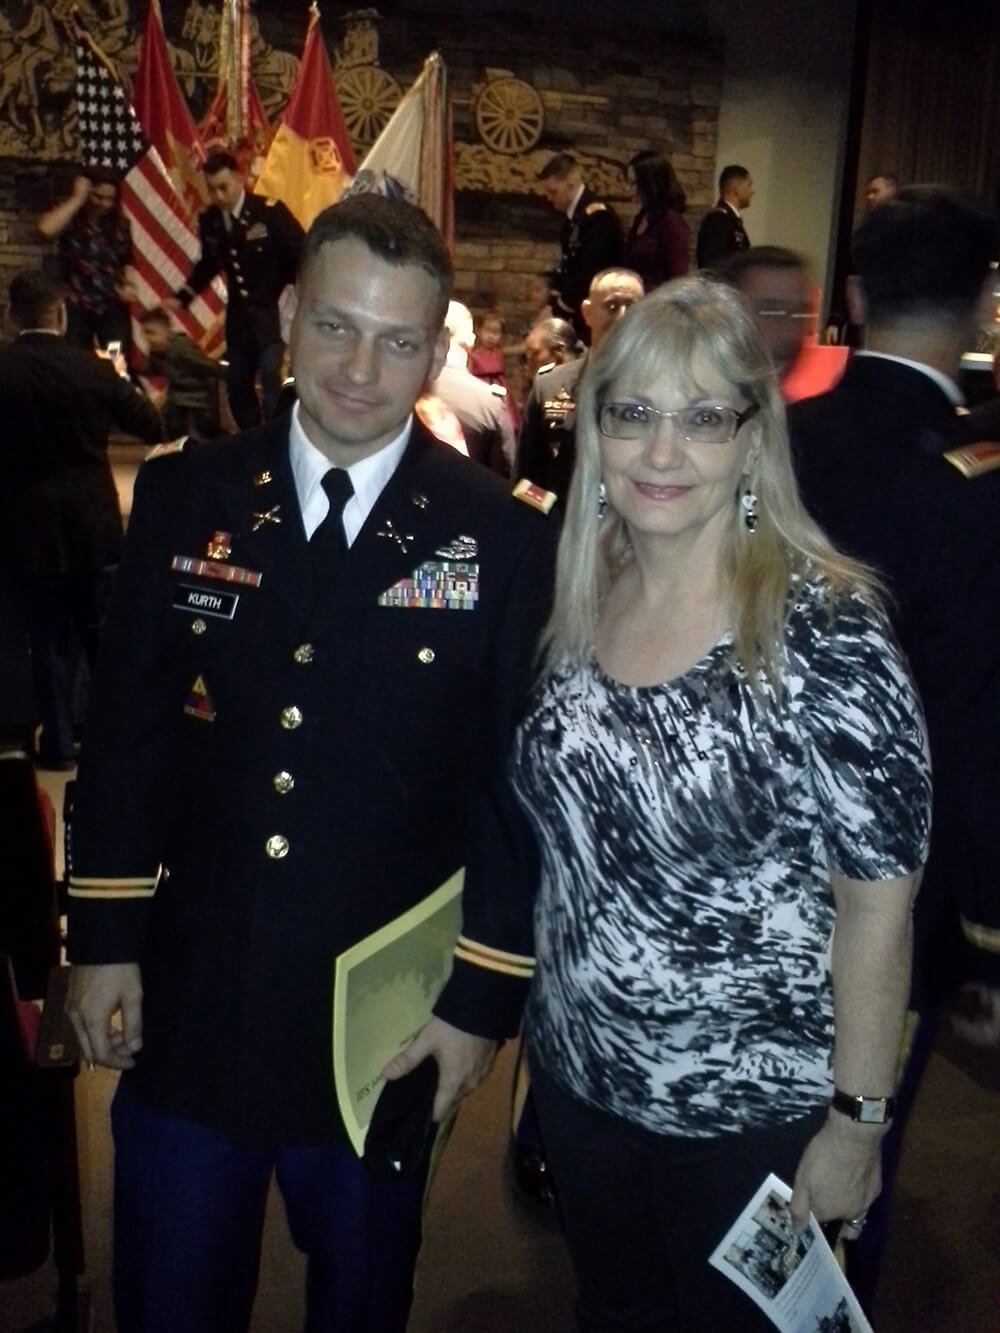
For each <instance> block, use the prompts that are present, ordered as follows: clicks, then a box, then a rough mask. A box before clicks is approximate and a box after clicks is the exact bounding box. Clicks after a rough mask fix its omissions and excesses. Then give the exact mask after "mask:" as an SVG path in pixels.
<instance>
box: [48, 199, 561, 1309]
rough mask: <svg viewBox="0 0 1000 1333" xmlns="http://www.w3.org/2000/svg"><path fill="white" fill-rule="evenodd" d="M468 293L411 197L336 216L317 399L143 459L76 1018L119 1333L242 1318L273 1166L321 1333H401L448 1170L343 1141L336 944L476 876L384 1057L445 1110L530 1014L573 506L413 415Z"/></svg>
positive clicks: (111, 691) (97, 717)
mask: <svg viewBox="0 0 1000 1333" xmlns="http://www.w3.org/2000/svg"><path fill="white" fill-rule="evenodd" d="M450 286H451V261H450V258H449V256H448V252H447V249H446V247H445V245H444V241H443V239H442V238H441V236H440V235H439V234H438V232H437V231H436V230H435V229H434V227H433V225H432V224H431V223H430V221H429V220H428V219H427V217H426V216H425V215H424V214H423V213H422V212H420V210H419V209H417V208H415V207H413V206H412V205H410V204H407V203H403V202H400V201H392V200H389V199H386V198H384V197H382V196H378V195H361V196H358V197H356V198H352V199H349V200H345V201H344V202H342V203H339V204H337V205H335V206H334V207H332V208H330V209H327V210H326V211H325V212H324V213H322V214H320V216H319V217H318V218H317V219H316V221H315V222H314V223H313V226H312V228H311V230H310V232H309V235H308V237H307V239H306V242H305V246H304V249H303V257H302V265H301V269H300V273H299V278H298V282H297V287H296V296H297V305H296V311H295V315H294V319H293V323H292V332H291V341H290V347H291V361H292V369H293V372H294V374H295V383H296V387H297V390H298V404H297V406H296V407H295V408H294V410H293V411H292V412H291V413H290V414H289V415H286V416H283V417H281V418H279V419H278V420H275V421H273V422H271V423H269V424H267V425H265V426H263V427H261V428H259V429H257V430H255V431H252V432H248V433H245V434H242V435H237V436H235V437H233V438H232V439H231V440H225V441H219V442H215V443H210V444H200V445H188V446H186V447H185V448H184V450H183V451H182V452H180V453H175V454H173V455H171V456H170V457H165V458H160V459H157V460H156V461H155V462H151V463H147V464H146V465H145V466H144V467H143V468H142V469H141V470H140V473H139V477H138V481H137V485H136V491H135V501H134V506H133V510H132V518H131V523H130V527H129V535H128V541H127V545H126V552H125V556H124V559H123V562H122V565H121V568H120V571H119V578H118V581H117V584H116V596H115V602H114V607H113V611H112V615H111V619H110V624H109V628H108V637H107V652H106V654H105V656H104V658H103V661H102V664H101V667H100V669H99V671H98V680H97V698H96V705H95V709H94V715H93V721H92V727H91V729H90V731H89V733H88V736H87V738H86V739H85V743H84V749H83V755H82V761H81V774H80V780H79V784H78V794H77V803H76V807H75V814H74V824H73V844H72V847H73V854H72V865H71V870H70V875H71V881H72V882H71V887H70V894H71V909H70V938H71V943H70V946H69V947H70V953H71V958H72V961H73V964H74V967H73V972H72V977H71V982H70V988H71V996H70V1011H71V1013H72V1014H73V1017H74V1021H75V1024H76V1026H77V1030H78V1033H79V1035H80V1040H81V1046H82V1050H83V1054H84V1057H85V1058H86V1059H88V1060H93V1061H99V1062H101V1063H103V1064H107V1065H109V1066H111V1067H112V1068H117V1069H122V1070H125V1071H126V1072H125V1073H124V1074H123V1077H122V1080H121V1083H120V1085H119V1090H118V1093H117V1096H116V1100H115V1103H114V1106H113V1110H112V1128H113V1131H114V1136H115V1151H116V1166H115V1170H116V1185H115V1189H116V1195H115V1198H116V1209H115V1237H116V1239H115V1274H116V1309H117V1318H118V1328H119V1330H120V1333H135V1331H136V1330H143V1333H149V1331H150V1330H153V1329H156V1330H163V1331H164V1333H166V1330H171V1331H173V1330H178V1329H183V1330H185V1333H237V1331H239V1333H243V1330H245V1329H246V1327H247V1324H248V1321H249V1318H250V1310H251V1306H252V1303H253V1295H254V1287H255V1284H256V1275H257V1262H258V1258H259V1248H260V1231H261V1224H262V1219H263V1213H264V1206H265V1201H266V1196H267V1191H268V1183H269V1180H270V1176H271V1173H272V1171H274V1172H275V1174H276V1179H277V1182H278V1185H279V1187H280V1189H281V1191H282V1195H283V1198H284V1202H285V1209H286V1213H287V1216H288V1220H289V1224H290V1228H291V1231H292V1235H293V1238H294V1240H295V1243H296V1245H297V1246H298V1247H299V1248H300V1249H301V1250H303V1251H305V1253H306V1254H307V1255H308V1259H309V1268H308V1284H307V1287H308V1289H307V1300H308V1327H309V1328H310V1329H314V1330H316V1331H317V1333H334V1330H336V1333H402V1330H403V1329H404V1328H405V1325H406V1318H407V1311H408V1309H409V1305H410V1300H411V1294H412V1273H413V1265H414V1261H415V1256H416V1251H417V1248H418V1246H419V1240H420V1213H421V1201H422V1195H423V1190H424V1184H425V1175H426V1163H424V1164H423V1165H422V1168H421V1169H419V1170H416V1171H414V1172H413V1173H412V1174H409V1175H402V1176H400V1177H399V1178H398V1179H396V1180H393V1181H391V1182H389V1183H385V1182H381V1181H377V1180H375V1179H374V1178H372V1177H370V1176H369V1174H368V1173H367V1171H366V1169H365V1167H364V1165H363V1163H362V1162H361V1161H359V1160H358V1158H357V1157H356V1156H355V1154H354V1151H353V1149H352V1148H351V1147H350V1146H349V1143H348V1141H347V1137H346V1133H345V1130H344V1126H343V1124H342V1122H341V1119H340V1115H339V1112H338V1109H337V1104H336V1099H335V1094H334V1089H333V1082H332V1072H331V1047H332V1018H331V1009H332V978H333V962H334V959H335V958H336V957H337V956H338V955H339V954H340V953H342V952H343V951H344V950H345V949H346V948H348V947H350V946H351V945H353V944H355V943H357V942H358V941H360V940H362V939H364V938H366V937H367V936H368V935H369V934H370V933H371V932H372V931H374V930H376V929H379V928H381V927H382V926H383V925H385V924H387V923H388V922H390V921H392V920H394V919H395V918H396V917H397V916H399V915H400V914H401V913H403V912H405V911H407V910H409V909H410V908H412V907H413V906H414V905H416V904H417V903H419V902H421V901H422V900H423V899H425V898H426V897H427V896H428V894H429V893H431V892H432V891H433V890H434V889H436V888H437V887H438V886H439V885H441V884H442V883H443V882H444V881H445V880H447V879H448V878H449V877H450V876H451V875H452V874H453V873H454V872H455V871H457V870H458V869H459V867H462V866H464V867H465V887H464V893H463V904H462V910H463V924H462V935H461V937H460V938H459V941H458V943H457V945H456V951H455V961H454V967H453V970H452V973H451V976H450V979H449V980H448V982H447V984H446V986H445V989H444V991H443V992H442V994H441V996H440V997H439V999H438V1001H437V1003H436V1005H435V1016H434V1017H433V1018H431V1020H430V1021H429V1022H428V1024H427V1025H426V1026H425V1027H424V1028H423V1029H422V1031H421V1032H420V1033H419V1035H418V1036H417V1037H416V1039H415V1040H414V1041H413V1043H412V1045H411V1046H410V1047H409V1048H408V1050H407V1051H406V1052H404V1053H403V1055H402V1056H400V1057H398V1058H397V1060H396V1061H394V1062H393V1063H392V1065H391V1066H390V1067H389V1068H388V1070H387V1073H388V1074H389V1075H390V1076H400V1075H402V1074H405V1073H406V1072H408V1071H409V1070H410V1069H411V1068H413V1067H415V1066H416V1065H417V1064H418V1063H419V1062H420V1061H422V1060H423V1058H424V1057H426V1056H428V1055H431V1056H433V1057H434V1058H435V1060H436V1062H437V1065H438V1068H439V1082H438V1089H437V1096H436V1099H435V1103H434V1118H435V1119H436V1120H438V1121H440V1120H442V1119H443V1118H444V1117H445V1116H446V1115H447V1114H448V1112H449V1109H450V1108H451V1107H452V1106H453V1105H454V1104H455V1103H456V1102H457V1101H458V1099H459V1098H460V1097H461V1096H462V1095H463V1094H464V1093H465V1092H466V1091H468V1090H469V1089H470V1088H471V1087H473V1086H474V1085H475V1084H476V1083H477V1082H478V1081H479V1080H480V1079H481V1078H482V1077H483V1076H484V1074H485V1073H486V1071H487V1070H488V1068H489V1066H490V1063H491V1061H492V1058H493V1054H494V1050H495V1044H496V1041H497V1039H499V1038H502V1037H505V1036H509V1035H511V1034H513V1033H514V1032H516V1030H517V1027H518V1022H519V1016H520V1008H521V1002H522V999H523V992H524V989H525V987H526V984H527V980H528V978H529V977H530V974H531V970H532V965H533V960H532V958H531V938H532V934H531V905H532V898H533V892H534V887H535V883H536V878H537V863H536V854H535V851H534V848H533V844H532V842H531V839H530V835H529V833H528V831H527V829H526V828H525V825H524V823H523V820H522V818H521V816H520V815H519V813H518V811H517V807H516V804H515V802H514V800H513V798H512V793H511V790H510V787H509V782H508V778H507V751H508V747H509V744H510V741H511V737H512V732H513V728H514V726H515V723H516V721H517V720H518V718H519V716H520V714H521V711H522V707H523V704H524V701H525V698H526V695H527V692H528V690H529V688H530V684H531V680H532V678H533V673H534V669H535V645H536V641H537V638H538V635H539V632H540V629H541V627H542V625H543V623H544V620H545V618H546V615H547V611H548V600H549V595H550V588H551V580H552V566H553V557H554V525H550V524H549V523H548V521H547V520H546V519H545V518H544V517H543V516H542V515H541V514H539V513H538V512H536V511H535V510H533V509H531V508H529V507H528V506H526V505H522V504H520V503H519V502H518V501H517V500H514V499H512V498H511V497H510V496H509V495H508V494H507V492H506V489H505V487H504V484H503V483H502V482H501V481H500V480H499V479H498V478H497V477H494V476H492V475H491V474H490V473H489V472H487V471H486V470H485V469H483V468H480V467H475V466H473V465H472V464H470V463H469V461H468V460H467V459H465V458H462V457H460V456H459V455H458V454H457V453H456V452H455V451H454V450H453V449H450V448H449V447H448V446H447V445H445V444H441V443H439V442H438V441H436V440H435V439H434V438H433V437H432V436H431V435H430V434H429V433H428V432H427V431H426V430H425V429H424V428H423V427H422V426H421V425H420V424H419V423H418V422H417V421H415V420H414V419H413V415H412V412H413V406H414V403H415V401H416V399H417V397H418V395H419V394H420V393H421V392H422V390H423V388H424V385H425V383H426V381H427V380H428V378H432V377H433V376H434V374H435V373H436V372H437V370H438V369H439V368H440V366H441V365H442V363H443V361H444V357H445V351H446V347H447V337H446V335H445V333H444V330H443V320H444V314H445V310H446V308H447V304H448V298H449V295H450ZM116 1012H120V1014H121V1019H122V1024H121V1030H120V1031H118V1030H116V1029H115V1028H113V1026H112V1023H111V1019H112V1015H113V1014H115V1013H116ZM165 1154H169V1163H170V1164H169V1168H168V1169H162V1168H161V1161H163V1160H165Z"/></svg>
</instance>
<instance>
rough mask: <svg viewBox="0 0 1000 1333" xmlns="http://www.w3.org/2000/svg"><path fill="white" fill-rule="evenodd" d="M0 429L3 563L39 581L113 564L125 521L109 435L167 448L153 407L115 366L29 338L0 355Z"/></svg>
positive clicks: (49, 338) (58, 342)
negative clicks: (44, 576) (117, 433)
mask: <svg viewBox="0 0 1000 1333" xmlns="http://www.w3.org/2000/svg"><path fill="white" fill-rule="evenodd" d="M0 422H2V423H3V438H4V441H5V445H4V449H3V484H2V485H0V552H2V557H3V562H4V563H5V564H6V565H7V566H8V568H9V569H11V570H12V571H13V572H14V573H15V574H17V573H22V574H33V575H34V574H39V575H40V574H65V573H68V572H70V571H83V570H89V571H95V570H99V569H103V568H104V567H105V566H107V565H111V564H114V563H115V561H116V560H117V559H118V556H119V553H120V550H121V541H122V520H121V513H120V511H119V507H118V493H117V491H116V490H115V482H114V477H113V476H112V473H111V467H110V464H109V463H108V432H109V431H110V430H111V429H112V427H117V428H118V429H119V430H121V431H124V432H126V433H127V434H129V435H138V436H139V438H140V439H143V440H147V441H154V440H160V439H162V438H163V435H162V426H161V423H160V415H159V413H158V412H157V411H156V409H155V408H154V407H153V406H152V404H151V403H150V402H149V400H148V399H147V398H146V397H145V396H144V395H143V394H141V393H139V392H138V390H136V389H135V388H134V387H133V386H132V385H131V384H130V383H129V381H128V380H126V379H122V377H121V376H120V375H118V374H116V373H115V370H114V368H113V366H112V365H111V363H110V361H107V360H104V359H103V358H101V357H97V356H94V354H93V353H92V352H85V351H83V350H82V349H81V348H79V347H72V346H70V345H69V343H67V342H65V341H64V340H63V339H62V338H60V337H58V336H57V335H56V334H54V333H42V332H38V333H23V334H22V335H21V336H20V337H19V338H17V339H15V340H14V341H13V342H11V343H8V344H6V345H5V346H3V347H0Z"/></svg>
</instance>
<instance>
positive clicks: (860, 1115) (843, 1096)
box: [830, 1088, 896, 1125]
mask: <svg viewBox="0 0 1000 1333" xmlns="http://www.w3.org/2000/svg"><path fill="white" fill-rule="evenodd" d="M830 1104H831V1106H832V1107H833V1109H834V1110H835V1111H839V1112H840V1113H841V1115H846V1116H847V1117H848V1119H849V1120H857V1121H858V1122H859V1123H860V1124H862V1125H887V1124H888V1123H889V1121H890V1120H891V1119H892V1113H893V1111H894V1110H895V1109H896V1099H895V1097H860V1096H858V1097H852V1096H851V1095H850V1093H848V1092H841V1091H840V1089H839V1088H834V1090H833V1097H832V1098H831V1101H830Z"/></svg>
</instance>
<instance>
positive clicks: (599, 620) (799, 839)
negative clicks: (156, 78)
mask: <svg viewBox="0 0 1000 1333" xmlns="http://www.w3.org/2000/svg"><path fill="white" fill-rule="evenodd" d="M577 420H578V424H577V448H578V463H577V470H576V475H575V477H574V480H573V486H572V490H571V493H570V496H569V502H568V510H567V515H566V524H565V529H564V532H563V535H562V543H561V547H560V553H559V564H558V574H557V587H556V597H555V604H554V610H553V613H552V618H551V620H550V623H549V626H548V629H547V632H546V636H545V640H544V653H545V670H544V673H543V677H542V679H541V681H540V683H539V686H538V689H537V691H536V694H535V697H534V700H533V702H532V705H531V708H530V709H529V712H528V714H527V716H526V718H525V720H524V722H523V723H522V725H521V728H520V730H519V733H518V737H517V741H516V745H515V752H514V758H513V767H514V775H515V781H516V784H517V787H518V790H519V792H520V795H521V798H522V800H523V803H524V806H525V808H526V810H527V811H528V814H529V816H530V818H531V819H532V821H533V823H534V825H535V829H536V833H537V836H538V841H539V845H540V849H541V858H542V880H541V887H540V893H539V900H538V908H537V953H538V964H537V969H538V970H537V974H536V981H535V985H534V987H533V991H532V995H531V999H530V1001H529V1007H528V1019H527V1031H528V1043H529V1052H530V1064H531V1070H532V1080H533V1090H534V1093H535V1096H536V1099H537V1106H538V1110H539V1114H540V1117H541V1122H542V1129H543V1136H544V1143H545V1150H546V1154H547V1157H548V1161H549V1165H550V1167H551V1169H552V1173H553V1175H554V1178H555V1183H556V1189H557V1193H558V1197H559V1200H560V1205H561V1208H562V1211H563V1216H564V1222H565V1226H566V1234H567V1239H568V1243H569V1248H570V1252H571V1256H572V1258H573V1262H574V1266H575V1268H576V1272H577V1280H578V1288H579V1295H578V1312H579V1321H580V1327H581V1329H584V1330H598V1329H600V1330H601V1331H602V1333H609V1330H637V1331H638V1330H640V1329H641V1330H649V1329H657V1330H660V1329H664V1330H665V1329H668V1328H669V1329H673V1328H683V1329H685V1330H700V1329H705V1330H707V1329H713V1330H717V1329H720V1328H740V1329H752V1328H756V1327H758V1322H755V1321H759V1326H760V1327H761V1328H764V1327H770V1326H771V1325H770V1323H769V1321H767V1320H766V1319H765V1318H764V1317H763V1316H762V1315H759V1314H758V1312H757V1311H756V1310H755V1309H754V1308H753V1307H752V1306H751V1304H750V1302H749V1301H748V1300H747V1298H746V1297H745V1296H744V1295H743V1294H742V1293H741V1292H740V1291H739V1290H738V1289H737V1288H736V1287H735V1286H733V1285H732V1284H730V1283H728V1282H727V1281H725V1279H723V1278H722V1277H721V1275H720V1274H719V1273H717V1272H716V1271H715V1270H714V1269H711V1268H710V1267H709V1265H708V1258H709V1255H710V1253H711V1252H712V1250H713V1249H714V1248H715V1246H716V1245H717V1244H718V1242H719V1241H720V1240H721V1239H722V1236H723V1235H724V1233H725V1231H726V1230H727V1228H728V1227H729V1225H730V1224H731V1223H732V1221H733V1220H734V1219H735V1217H736V1215H737V1213H738V1212H739V1211H740V1209H741V1208H742V1207H743V1206H744V1205H745V1204H746V1203H747V1201H748V1200H749V1198H750V1196H751V1194H752V1193H753V1191H754V1190H755V1189H756V1188H757V1186H759V1185H760V1184H761V1183H762V1182H763V1180H764V1177H765V1176H766V1175H767V1173H768V1172H769V1171H774V1172H776V1173H777V1174H779V1175H782V1176H784V1177H785V1178H786V1179H787V1180H788V1181H789V1183H790V1184H793V1185H794V1194H793V1199H792V1216H793V1218H794V1220H795V1221H796V1222H797V1223H799V1224H801V1223H803V1222H804V1221H805V1219H806V1218H807V1216H808V1214H809V1213H810V1211H811V1212H812V1213H813V1214H814V1215H815V1216H816V1217H817V1219H819V1220H820V1221H830V1220H833V1219H843V1220H844V1222H845V1224H846V1225H847V1234H849V1235H850V1234H856V1233H857V1229H858V1228H859V1227H860V1226H862V1225H863V1223H864V1212H865V1209H866V1208H867V1207H868V1205H869V1204H870V1203H871V1201H872V1199H873V1198H874V1197H875V1196H876V1194H877V1193H878V1189H879V1142H880V1139H881V1136H882V1134H883V1133H884V1130H885V1126H886V1124H887V1123H888V1120H889V1118H890V1117H891V1113H892V1094H893V1085H894V1077H895V1062H896V1054H897V1051H898V1048H899V1039H900V1033H901V1027H902V1022H903V1014H904V1010H905V1005H906V996H907V986H908V978H909V963H910V914H911V903H912V897H913V893H914V891H915V886H916V882H917V880H918V878H919V871H920V867H921V866H922V864H923V861H924V859H925V856H926V850H927V846H926V844H927V834H928V824H929V795H930V786H929V772H928V767H927V759H926V743H925V737H924V729H923V721H922V717H921V711H920V706H919V703H918V701H917V699H916V696H915V694H914V690H913V687H912V685H911V682H910V678H909V675H908V672H907V668H906V666H905V664H904V662H903V661H902V660H901V657H900V654H899V651H898V649H897V647H896V645H895V643H894V641H893V639H892V635H891V631H890V630H889V629H888V627H887V622H886V619H885V617H884V615H883V612H882V609H881V606H880V599H879V587H878V584H877V581H876V580H875V578H874V577H873V575H872V574H871V573H870V572H869V571H868V570H866V569H865V568H863V567H862V566H859V565H857V564H855V563H854V562H853V561H851V560H849V559H847V558H846V557H844V556H842V555H840V554H838V553H837V552H836V551H835V550H834V549H833V548H832V547H831V546H830V544H829V542H828V541H827V540H826V538H825V537H824V536H823V534H822V532H821V531H820V530H819V529H818V528H817V527H816V526H815V524H814V523H813V522H812V521H811V519H810V518H809V517H808V515H807V514H806V512H805V511H804V509H803V508H802V506H801V504H800V502H799V499H798V495H797V493H796V489H795V482H794V478H793V474H792V469H791V464H790V460H789V451H788V441H787V436H786V432H785V424H784V413H783V407H782V404H781V400H780V397H779V394H778V390H777V385H776V377H775V373H774V369H773V367H772V365H771V363H770V361H769V360H768V356H767V352H766V349H765V348H764V346H763V344H762V342H761V340H760V337H759V335H758V333H757V332H756V330H755V328H754V325H753V321H752V319H751V318H750V315H749V313H748V311H747V310H746V307H745V306H744V305H743V304H742V301H741V299H740V297H739V296H738V295H737V294H736V293H734V292H732V291H730V290H727V289H725V288H723V287H721V286H719V285H717V284H715V283H712V282H709V281H707V280H705V279H703V278H685V279H681V280H679V281H677V282H674V283H670V284H667V285H666V286H664V287H662V288H660V289H659V290H658V291H657V292H655V293H654V294H653V295H651V296H648V297H646V298H645V299H644V300H643V301H641V302H639V303H638V304H637V305H636V306H635V307H634V308H633V309H632V310H631V311H630V312H629V313H628V315H626V316H625V318H624V319H623V320H622V321H621V322H620V323H619V324H618V325H617V326H616V327H615V328H614V329H613V330H611V331H610V332H609V333H608V335H607V336H606V338H605V339H603V340H602V342H601V345H600V347H599V348H597V349H596V351H595V352H594V353H593V354H592V358H591V363H590V365H589V366H588V370H587V374H586V376H585V379H584V382H583V386H582V390H581V394H580V398H579V406H578V419H577Z"/></svg>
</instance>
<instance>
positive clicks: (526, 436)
mask: <svg viewBox="0 0 1000 1333" xmlns="http://www.w3.org/2000/svg"><path fill="white" fill-rule="evenodd" d="M642 294H643V287H642V279H641V278H640V277H639V275H638V273H633V272H632V270H631V269H628V268H608V269H604V270H603V272H601V273H598V274H596V275H595V277H594V279H593V281H592V282H591V284H590V291H589V294H588V295H587V297H586V299H585V300H584V301H583V302H582V303H581V306H580V311H581V316H582V318H583V321H584V323H585V324H586V326H587V329H588V331H589V333H590V340H591V345H592V346H593V347H596V346H597V344H598V343H599V342H600V341H601V338H602V337H603V336H604V334H605V333H606V332H607V331H608V329H610V328H611V326H612V325H613V324H614V323H615V322H616V321H617V320H619V319H621V317H622V315H624V314H625V312H626V311H627V310H628V309H629V307H630V306H633V305H634V304H635V303H636V301H638V300H639V298H640V297H641V296H642ZM586 366H587V353H586V352H584V354H583V356H581V357H578V358H577V359H576V360H575V361H567V362H565V363H563V364H551V365H547V366H542V367H541V369H540V370H539V371H538V374H537V375H536V376H535V382H534V384H533V385H532V389H531V393H530V394H529V396H528V401H527V402H526V404H525V407H524V417H523V419H522V421H521V433H520V435H519V436H518V444H517V466H516V475H517V477H518V479H521V478H526V479H527V480H528V481H531V482H534V484H535V485H536V486H540V487H541V488H542V489H543V490H546V491H551V492H553V493H554V494H555V495H556V496H557V497H558V505H559V508H560V509H562V508H564V507H565V504H566V496H567V494H568V492H569V484H570V482H571V481H572V479H573V469H574V467H575V466H576V390H577V385H578V384H579V382H580V377H581V376H582V375H583V372H584V370H585V369H586Z"/></svg>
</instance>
